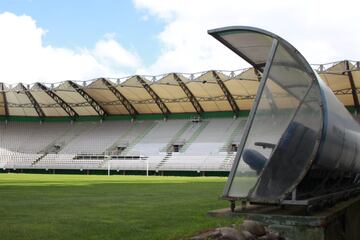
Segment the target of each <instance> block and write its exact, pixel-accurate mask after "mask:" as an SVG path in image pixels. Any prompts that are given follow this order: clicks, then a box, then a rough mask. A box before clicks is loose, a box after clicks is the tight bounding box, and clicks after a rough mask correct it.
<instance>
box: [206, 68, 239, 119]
mask: <svg viewBox="0 0 360 240" xmlns="http://www.w3.org/2000/svg"><path fill="white" fill-rule="evenodd" d="M211 73H212V75H213V76H214V78H215V79H216V82H217V84H218V85H219V87H220V88H221V91H222V92H223V93H224V95H225V97H226V99H227V101H228V102H229V104H230V107H231V109H232V111H233V112H234V114H235V115H236V116H237V114H238V112H239V111H240V109H239V107H238V105H237V104H236V101H235V99H234V97H233V96H232V95H231V93H230V91H229V89H228V88H227V87H226V85H225V84H224V82H223V81H222V80H221V78H220V76H219V74H218V73H217V72H216V71H214V70H213V71H211Z"/></svg>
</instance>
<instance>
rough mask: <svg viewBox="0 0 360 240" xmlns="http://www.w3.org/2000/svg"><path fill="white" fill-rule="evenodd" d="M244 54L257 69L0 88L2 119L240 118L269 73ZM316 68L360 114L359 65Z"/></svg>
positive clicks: (260, 56) (260, 60)
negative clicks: (181, 115)
mask: <svg viewBox="0 0 360 240" xmlns="http://www.w3.org/2000/svg"><path fill="white" fill-rule="evenodd" d="M249 37H250V36H249ZM245 40H246V38H245ZM245 40H244V41H245ZM262 41H263V42H261V43H257V44H261V45H263V46H264V52H268V47H271V44H270V43H271V42H270V43H267V42H266V39H262ZM239 44H240V43H239ZM244 44H248V43H244ZM269 44H270V45H269ZM238 47H239V48H241V46H238ZM265 48H266V49H265ZM243 53H248V55H249V56H244V57H245V58H250V57H251V59H255V60H254V61H255V63H254V65H255V66H257V69H255V68H247V69H241V70H235V71H214V70H211V71H206V72H201V73H193V74H182V73H170V74H164V75H161V76H137V75H136V76H131V77H128V78H125V79H124V78H119V79H114V78H99V79H94V80H89V81H84V82H80V81H64V82H61V83H57V84H46V83H41V84H38V83H35V84H30V85H23V84H17V85H15V86H11V85H9V84H6V83H0V93H1V94H0V116H32V117H36V116H40V117H61V116H70V117H73V118H76V117H77V116H98V115H100V116H107V115H131V116H133V117H135V116H136V115H137V114H164V115H167V114H171V113H201V112H229V111H233V112H234V114H237V112H238V111H241V110H249V109H251V106H252V101H253V99H254V97H255V95H256V90H257V88H258V85H259V79H260V78H261V69H262V68H263V67H264V62H263V60H264V56H263V55H264V54H263V53H262V52H261V51H257V52H253V51H251V49H245V50H244V51H243ZM250 55H251V56H250ZM256 59H257V60H256ZM313 67H314V68H315V69H316V71H317V72H318V73H319V75H320V76H321V78H322V79H323V80H324V82H325V83H326V84H327V85H328V86H329V87H330V88H331V89H332V91H333V92H334V93H335V95H336V96H337V97H338V98H339V99H340V100H341V102H342V103H343V104H344V105H345V106H354V107H355V108H356V109H358V110H359V97H360V96H359V94H360V64H359V62H355V61H340V62H335V63H329V64H322V65H313ZM258 70H260V71H258Z"/></svg>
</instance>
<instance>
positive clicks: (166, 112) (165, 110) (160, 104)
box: [136, 75, 171, 117]
mask: <svg viewBox="0 0 360 240" xmlns="http://www.w3.org/2000/svg"><path fill="white" fill-rule="evenodd" d="M136 80H137V81H138V82H139V83H140V84H141V86H143V88H144V89H145V90H146V91H147V92H148V93H149V95H150V96H151V98H152V99H153V100H154V101H155V103H156V104H157V105H158V107H159V108H160V110H161V112H162V113H163V114H164V115H165V117H167V115H169V114H170V113H171V112H170V111H169V109H168V108H167V106H166V105H165V103H164V102H163V101H162V100H161V98H160V97H159V96H158V95H157V94H156V92H154V90H152V88H151V87H150V86H149V84H147V83H146V82H145V80H144V79H142V78H141V77H140V76H139V75H137V76H136Z"/></svg>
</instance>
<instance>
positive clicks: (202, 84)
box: [0, 26, 360, 240]
mask: <svg viewBox="0 0 360 240" xmlns="http://www.w3.org/2000/svg"><path fill="white" fill-rule="evenodd" d="M208 33H209V34H210V35H212V36H213V37H215V38H216V39H217V40H219V41H220V42H222V43H223V44H224V45H226V46H227V47H228V48H230V49H231V50H232V51H234V52H235V53H236V54H238V55H239V56H241V57H242V58H243V59H244V60H246V61H247V62H248V63H249V64H251V65H252V66H253V68H246V69H241V70H234V71H223V70H221V71H220V70H210V71H206V72H199V73H190V74H185V73H169V74H164V75H160V76H142V75H141V76H140V75H135V76H130V77H126V78H116V79H112V78H98V79H93V80H90V81H82V82H80V81H71V80H67V81H63V82H59V83H52V84H46V83H40V82H37V83H34V84H30V85H26V86H25V85H24V84H21V83H19V84H17V85H15V86H11V85H8V84H6V83H2V84H1V107H2V108H1V109H2V110H1V114H2V115H1V120H2V123H1V135H0V151H1V152H0V164H1V165H0V167H1V169H2V170H1V171H2V173H3V174H0V180H2V181H1V182H0V188H1V190H2V191H1V193H2V198H1V199H0V206H1V208H0V216H1V220H2V224H0V234H1V237H2V238H3V239H11V240H13V239H45V238H46V239H48V238H51V239H74V238H77V239H114V238H120V239H184V238H185V239H189V238H190V237H191V236H194V235H195V234H200V235H197V236H194V237H191V239H192V240H195V239H196V240H200V239H201V240H205V239H219V240H220V239H236V240H239V239H245V240H246V239H278V240H280V239H314V240H315V239H358V236H359V231H358V229H357V226H358V223H359V221H360V219H359V215H358V210H359V209H360V208H359V206H360V205H359V203H360V198H359V196H358V194H359V192H360V187H359V184H360V175H359V169H360V165H359V158H358V154H357V153H358V149H359V147H360V145H359V143H358V140H359V138H360V136H359V134H358V128H359V124H358V122H357V121H356V119H357V114H358V112H359V107H360V106H359V96H358V92H359V91H358V88H359V86H360V82H359V81H360V74H359V71H360V62H359V61H348V60H344V61H340V62H335V63H330V64H321V65H316V66H315V65H313V66H310V65H309V64H308V63H307V61H306V60H305V58H304V57H303V56H302V55H301V54H300V53H299V52H298V51H297V50H296V49H295V48H294V47H293V46H292V45H291V44H290V43H288V42H287V41H286V40H284V39H282V38H281V37H279V36H277V35H275V34H272V33H271V32H267V31H265V30H262V29H258V28H253V27H241V26H240V27H225V28H219V29H213V30H209V32H208ZM249 49H250V51H249ZM351 114H353V115H351ZM6 173H8V174H6ZM14 173H16V174H14ZM18 173H21V174H18ZM22 173H43V174H22ZM56 173H63V174H56ZM64 173H67V174H64ZM70 174H71V175H70ZM84 174H86V175H87V176H84ZM95 174H96V175H98V176H94V175H95ZM99 175H109V176H99ZM123 175H133V176H123ZM134 175H138V176H134ZM156 175H160V176H156ZM169 175H172V176H171V177H169ZM180 176H181V177H180ZM184 176H186V177H184ZM194 176H202V177H194ZM205 176H206V177H205ZM223 176H228V179H227V182H226V184H225V188H224V190H223V195H222V196H221V198H222V199H223V200H228V201H229V202H230V208H229V207H226V205H225V203H224V202H225V201H220V199H218V200H216V198H215V196H216V195H218V196H219V195H220V194H219V193H220V192H221V188H223V187H224V183H225V178H224V177H223ZM236 201H238V202H241V206H240V207H239V206H238V207H236ZM219 208H220V209H219ZM326 208H330V209H331V211H328V210H327V209H326ZM210 209H217V210H213V211H209V210H210ZM207 211H209V212H208V215H205V212H207ZM314 211H315V212H314ZM211 216H218V217H222V218H214V217H211ZM229 216H231V217H229ZM230 224H232V225H231V227H229V226H230ZM204 229H205V230H204Z"/></svg>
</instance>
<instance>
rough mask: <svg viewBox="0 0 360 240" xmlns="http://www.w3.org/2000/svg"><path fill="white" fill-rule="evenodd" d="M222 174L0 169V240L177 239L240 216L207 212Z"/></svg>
mask: <svg viewBox="0 0 360 240" xmlns="http://www.w3.org/2000/svg"><path fill="white" fill-rule="evenodd" d="M225 181H226V178H217V177H205V178H204V177H146V176H84V175H40V174H0V239H1V240H20V239H21V240H27V239H34V240H35V239H36V240H42V239H44V240H45V239H46V240H57V239H74V240H82V239H101V240H106V239H117V240H132V239H183V238H184V237H186V236H189V235H191V234H193V233H196V232H198V231H200V230H202V229H206V228H210V227H215V226H223V225H229V224H231V223H233V222H234V221H241V220H240V219H222V218H212V217H208V216H206V212H207V211H209V210H212V209H217V208H223V207H227V206H228V203H227V202H226V201H223V200H219V199H218V196H219V195H220V194H221V193H222V189H223V187H224V184H225Z"/></svg>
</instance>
